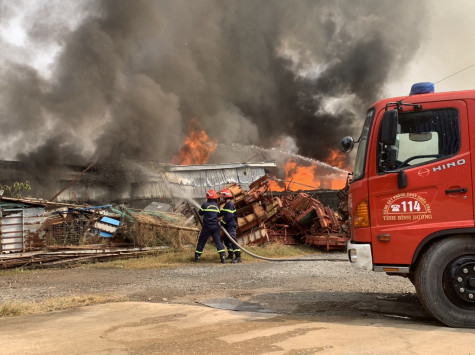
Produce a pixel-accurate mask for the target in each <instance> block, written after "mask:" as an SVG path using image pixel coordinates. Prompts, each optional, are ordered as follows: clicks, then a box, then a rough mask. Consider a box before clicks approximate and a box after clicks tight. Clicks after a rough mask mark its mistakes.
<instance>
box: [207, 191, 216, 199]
mask: <svg viewBox="0 0 475 355" xmlns="http://www.w3.org/2000/svg"><path fill="white" fill-rule="evenodd" d="M206 198H210V199H212V200H217V199H218V194H217V193H216V191H214V190H208V192H206Z"/></svg>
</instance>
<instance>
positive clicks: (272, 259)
mask: <svg viewBox="0 0 475 355" xmlns="http://www.w3.org/2000/svg"><path fill="white" fill-rule="evenodd" d="M220 227H221V230H222V231H223V232H224V234H225V235H226V236H227V237H228V239H229V240H230V241H231V242H232V243H233V244H234V245H235V246H237V247H238V248H239V249H241V250H242V251H244V252H245V253H246V254H249V255H250V256H252V257H253V258H257V259H262V260H267V261H348V259H330V258H318V259H310V258H282V259H280V258H279V259H276V258H266V257H264V256H260V255H256V254H254V253H251V252H250V251H249V250H246V249H244V248H243V247H242V246H240V245H239V244H238V242H236V241H235V240H234V238H232V237H231V236H230V235H229V233H228V231H227V230H226V229H225V228H224V227H223V226H221V225H220Z"/></svg>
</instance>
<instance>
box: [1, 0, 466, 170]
mask: <svg viewBox="0 0 475 355" xmlns="http://www.w3.org/2000/svg"><path fill="white" fill-rule="evenodd" d="M474 12H475V2H473V1H469V0H458V1H451V2H449V1H436V0H425V1H417V2H415V1H409V0H403V1H398V2H397V5H396V4H395V2H394V1H389V0H352V1H350V0H347V1H345V0H339V1H338V0H337V1H331V2H329V1H323V0H295V1H284V0H281V1H269V0H255V1H250V0H240V1H236V0H220V1H218V0H197V1H193V2H189V1H184V0H174V1H170V0H154V1H152V0H151V1H146V0H138V1H134V2H133V1H126V0H116V1H112V0H100V1H99V0H98V1H92V0H81V1H72V0H71V1H59V0H56V1H54V0H49V1H47V0H38V1H28V0H19V1H16V2H11V1H7V0H0V46H1V48H2V51H1V53H0V125H1V126H2V129H1V130H0V140H1V141H2V142H3V143H4V144H3V145H2V146H0V159H5V160H10V159H11V160H17V159H19V160H28V159H30V160H32V161H35V162H38V163H39V164H49V163H51V162H52V161H55V162H70V161H78V162H87V161H90V160H91V159H102V160H121V159H133V160H154V161H161V162H169V161H171V159H172V158H173V157H174V155H175V154H176V152H177V151H178V150H179V149H180V147H181V145H182V144H183V142H184V140H185V138H186V136H187V134H188V133H189V129H190V124H191V123H192V122H199V124H200V126H201V128H203V129H204V130H206V132H207V133H208V134H209V135H210V138H211V139H213V140H215V141H216V142H218V147H221V149H222V150H223V151H224V150H225V149H224V147H225V146H226V145H233V144H234V145H236V144H237V145H241V146H243V147H244V146H259V147H263V148H268V149H277V151H289V152H292V153H296V154H301V155H303V156H305V157H308V158H311V159H316V160H321V161H327V159H328V157H329V156H331V155H332V151H333V150H334V149H337V148H338V143H339V141H340V140H341V137H343V136H345V135H354V136H357V135H358V132H359V130H360V129H361V124H362V119H363V117H364V112H365V110H366V109H367V108H368V107H369V106H370V105H371V104H372V103H373V102H374V101H376V100H378V99H381V98H384V97H392V96H402V95H406V94H408V92H409V90H410V86H411V85H412V84H413V83H415V82H421V81H432V82H436V91H452V90H465V89H474V88H475V56H474V55H473V52H474V49H473V46H472V43H473V36H474V35H475V21H473V20H472V18H471V17H472V14H473V13H474ZM472 65H473V66H472ZM470 66H472V67H470ZM467 67H469V68H468V69H466V70H464V71H463V72H461V73H458V74H455V73H457V72H458V71H460V70H462V69H464V68H467ZM454 74H455V75H454ZM452 75H453V76H452ZM447 77H448V78H447ZM444 78H447V79H444ZM218 149H219V148H218ZM232 154H233V155H236V149H234V150H233V153H232ZM219 157H220V158H219V159H221V160H222V161H236V160H239V159H245V157H244V158H242V157H238V158H236V157H235V156H232V157H230V156H226V154H225V153H223V154H221V155H219Z"/></svg>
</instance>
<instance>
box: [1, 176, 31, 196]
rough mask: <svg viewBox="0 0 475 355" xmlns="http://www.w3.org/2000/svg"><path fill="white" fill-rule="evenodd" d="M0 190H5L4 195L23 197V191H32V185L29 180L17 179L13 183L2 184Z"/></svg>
mask: <svg viewBox="0 0 475 355" xmlns="http://www.w3.org/2000/svg"><path fill="white" fill-rule="evenodd" d="M0 190H2V191H3V196H7V197H14V198H23V196H22V193H24V192H26V191H31V186H30V182H29V181H28V180H26V181H25V182H20V181H15V182H14V183H13V185H0Z"/></svg>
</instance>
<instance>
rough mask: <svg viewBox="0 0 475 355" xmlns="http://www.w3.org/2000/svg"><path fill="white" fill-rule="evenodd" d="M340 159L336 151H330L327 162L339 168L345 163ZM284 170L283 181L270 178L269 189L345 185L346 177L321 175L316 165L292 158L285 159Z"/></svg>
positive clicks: (297, 189)
mask: <svg viewBox="0 0 475 355" xmlns="http://www.w3.org/2000/svg"><path fill="white" fill-rule="evenodd" d="M340 160H341V158H339V155H338V151H332V152H331V154H330V157H329V159H328V161H327V164H329V165H332V166H337V167H339V168H341V167H343V166H344V165H345V163H344V161H340ZM284 171H285V178H284V179H283V180H284V181H274V180H270V190H272V191H285V190H290V191H299V190H317V189H319V188H324V189H332V190H340V189H342V188H344V187H345V185H346V177H338V178H335V177H334V176H331V175H326V176H325V175H323V176H321V174H319V172H318V167H317V166H316V165H311V166H303V165H298V163H297V162H296V161H295V160H294V159H288V160H287V161H286V163H285V167H284ZM322 174H325V173H322Z"/></svg>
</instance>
